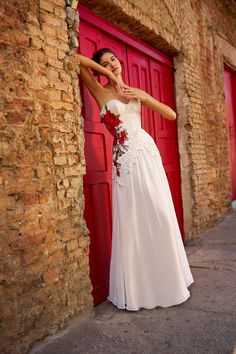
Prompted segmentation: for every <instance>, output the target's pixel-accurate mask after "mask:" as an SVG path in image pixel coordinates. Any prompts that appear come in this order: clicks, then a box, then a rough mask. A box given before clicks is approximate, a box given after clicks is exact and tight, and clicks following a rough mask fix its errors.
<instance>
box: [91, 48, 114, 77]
mask: <svg viewBox="0 0 236 354" xmlns="http://www.w3.org/2000/svg"><path fill="white" fill-rule="evenodd" d="M105 53H111V54H113V55H114V56H115V57H116V58H117V56H116V54H115V53H114V52H113V50H111V49H109V48H101V49H99V50H97V51H96V52H94V53H93V56H92V60H94V61H95V62H96V63H98V64H100V60H101V57H102V56H103V54H105ZM93 75H94V76H98V75H100V74H99V73H98V72H97V71H95V70H93Z"/></svg>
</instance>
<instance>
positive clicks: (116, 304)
mask: <svg viewBox="0 0 236 354" xmlns="http://www.w3.org/2000/svg"><path fill="white" fill-rule="evenodd" d="M191 284H192V283H191ZM190 296H191V294H190V291H189V290H188V294H187V296H186V297H185V298H184V299H182V300H179V301H177V302H175V303H174V304H170V305H158V304H156V305H151V306H145V305H144V306H142V305H141V306H139V307H137V308H131V307H129V306H127V305H126V304H118V303H117V302H116V301H114V300H113V299H112V298H111V297H110V296H108V297H107V300H109V301H110V302H112V304H113V305H115V306H116V307H117V308H118V309H120V310H128V311H138V310H140V309H146V310H152V309H154V308H155V307H164V308H165V307H171V306H176V305H180V304H182V303H183V302H185V301H187V300H188V299H189V298H190Z"/></svg>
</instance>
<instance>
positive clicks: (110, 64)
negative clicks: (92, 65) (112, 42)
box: [100, 53, 122, 76]
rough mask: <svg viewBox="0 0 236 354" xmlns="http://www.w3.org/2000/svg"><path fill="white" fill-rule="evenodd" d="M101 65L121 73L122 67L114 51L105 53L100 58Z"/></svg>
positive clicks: (115, 73) (116, 73) (117, 73)
mask: <svg viewBox="0 0 236 354" xmlns="http://www.w3.org/2000/svg"><path fill="white" fill-rule="evenodd" d="M100 65H102V66H103V67H104V68H106V69H107V70H109V71H112V72H113V74H114V75H116V76H118V75H119V74H121V71H122V67H121V64H120V61H119V59H118V58H117V57H116V56H115V55H114V54H112V53H104V54H103V55H102V57H101V59H100Z"/></svg>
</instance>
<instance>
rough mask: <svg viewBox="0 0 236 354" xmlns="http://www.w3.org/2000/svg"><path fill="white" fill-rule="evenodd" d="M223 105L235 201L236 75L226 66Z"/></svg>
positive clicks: (233, 198)
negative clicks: (225, 114) (225, 115)
mask: <svg viewBox="0 0 236 354" xmlns="http://www.w3.org/2000/svg"><path fill="white" fill-rule="evenodd" d="M224 83H225V103H226V113H227V120H228V141H229V154H230V156H229V158H230V170H231V185H232V200H235V199H236V73H235V72H233V70H231V69H230V68H229V67H228V66H225V71H224Z"/></svg>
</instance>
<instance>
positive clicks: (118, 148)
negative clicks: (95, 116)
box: [102, 106, 128, 177]
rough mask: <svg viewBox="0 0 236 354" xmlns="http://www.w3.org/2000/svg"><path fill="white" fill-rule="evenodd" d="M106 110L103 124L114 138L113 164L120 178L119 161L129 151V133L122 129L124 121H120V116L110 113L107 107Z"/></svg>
mask: <svg viewBox="0 0 236 354" xmlns="http://www.w3.org/2000/svg"><path fill="white" fill-rule="evenodd" d="M105 109H106V113H105V114H104V115H103V116H102V122H103V123H104V124H105V126H106V128H107V129H108V130H109V132H110V133H111V134H112V136H113V137H114V142H113V149H112V151H113V164H114V166H115V168H116V174H117V176H118V177H119V176H120V167H121V164H120V162H118V159H119V157H120V156H122V155H123V154H125V152H126V151H127V150H128V146H127V145H125V141H126V140H128V133H127V130H126V129H122V120H120V119H119V116H120V115H119V114H118V115H115V114H114V113H112V112H111V111H109V109H108V108H107V106H105Z"/></svg>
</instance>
